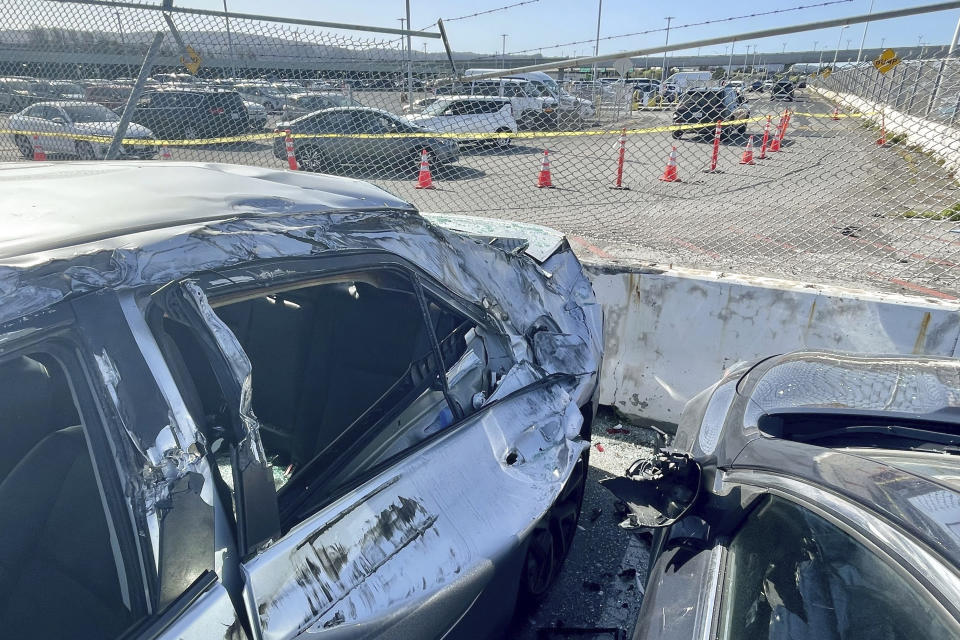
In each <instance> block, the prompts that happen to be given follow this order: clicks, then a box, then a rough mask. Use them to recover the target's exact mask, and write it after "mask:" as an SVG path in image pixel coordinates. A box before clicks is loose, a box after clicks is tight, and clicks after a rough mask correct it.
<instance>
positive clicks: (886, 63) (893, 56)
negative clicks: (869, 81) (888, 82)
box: [873, 49, 900, 73]
mask: <svg viewBox="0 0 960 640" xmlns="http://www.w3.org/2000/svg"><path fill="white" fill-rule="evenodd" d="M898 64H900V58H898V57H897V52H896V51H894V50H893V49H885V50H884V51H883V53H881V54H880V55H879V56H877V57H876V59H875V60H874V61H873V66H875V67H876V68H877V71H879V72H880V73H886V72H887V71H890V69H893V68H894V67H895V66H897V65H898Z"/></svg>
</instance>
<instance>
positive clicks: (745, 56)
mask: <svg viewBox="0 0 960 640" xmlns="http://www.w3.org/2000/svg"><path fill="white" fill-rule="evenodd" d="M753 46H754V47H756V46H757V45H753ZM749 57H750V45H747V52H746V53H745V54H743V70H744V71H746V70H747V58H749Z"/></svg>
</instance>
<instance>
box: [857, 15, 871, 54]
mask: <svg viewBox="0 0 960 640" xmlns="http://www.w3.org/2000/svg"><path fill="white" fill-rule="evenodd" d="M871 13H873V0H870V8H869V9H867V15H870V14H871ZM869 26H870V22H869V21H867V22H864V23H863V35H862V36H860V49H859V50H858V51H857V64H860V60H861V58H863V43H864V42H865V41H866V39H867V27H869Z"/></svg>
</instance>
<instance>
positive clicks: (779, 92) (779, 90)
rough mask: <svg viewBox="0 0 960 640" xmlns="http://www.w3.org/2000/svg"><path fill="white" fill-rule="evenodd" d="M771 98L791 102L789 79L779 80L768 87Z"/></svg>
mask: <svg viewBox="0 0 960 640" xmlns="http://www.w3.org/2000/svg"><path fill="white" fill-rule="evenodd" d="M770 99H771V100H778V99H782V100H789V101H791V102H793V83H792V82H790V81H789V80H779V81H777V82H776V83H775V84H774V85H773V88H772V89H770Z"/></svg>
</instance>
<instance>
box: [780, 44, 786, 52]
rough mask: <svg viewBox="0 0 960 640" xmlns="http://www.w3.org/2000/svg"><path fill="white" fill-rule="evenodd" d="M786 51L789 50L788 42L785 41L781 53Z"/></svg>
mask: <svg viewBox="0 0 960 640" xmlns="http://www.w3.org/2000/svg"><path fill="white" fill-rule="evenodd" d="M786 52H787V43H786V42H784V43H783V49H781V50H780V53H786Z"/></svg>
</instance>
